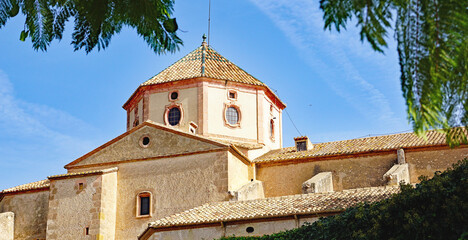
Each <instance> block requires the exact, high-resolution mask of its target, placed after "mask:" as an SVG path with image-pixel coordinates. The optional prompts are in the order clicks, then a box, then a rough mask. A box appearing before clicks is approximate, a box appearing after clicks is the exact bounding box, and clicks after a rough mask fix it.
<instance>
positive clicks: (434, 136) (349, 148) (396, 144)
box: [253, 130, 446, 163]
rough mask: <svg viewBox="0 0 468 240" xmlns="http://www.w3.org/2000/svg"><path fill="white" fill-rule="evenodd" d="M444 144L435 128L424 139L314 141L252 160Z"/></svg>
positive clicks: (408, 135)
mask: <svg viewBox="0 0 468 240" xmlns="http://www.w3.org/2000/svg"><path fill="white" fill-rule="evenodd" d="M445 144H446V137H445V134H444V133H441V132H438V131H435V130H433V131H428V132H427V133H426V139H424V138H422V137H418V136H417V135H416V134H414V133H400V134H393V135H384V136H377V137H367V138H357V139H351V140H344V141H336V142H325V143H316V144H313V146H314V147H313V149H311V150H308V151H299V152H298V151H296V148H295V147H287V148H282V149H276V150H272V151H270V152H268V153H266V154H264V155H262V156H260V157H258V158H256V159H254V160H253V162H256V163H263V162H273V161H282V160H291V159H301V158H314V157H322V156H332V155H345V154H354V153H362V152H373V151H386V150H396V149H400V148H410V147H425V146H440V145H445Z"/></svg>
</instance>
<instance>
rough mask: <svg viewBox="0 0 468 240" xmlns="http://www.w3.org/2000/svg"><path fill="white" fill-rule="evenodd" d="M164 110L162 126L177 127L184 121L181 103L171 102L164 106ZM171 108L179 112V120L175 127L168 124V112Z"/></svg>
mask: <svg viewBox="0 0 468 240" xmlns="http://www.w3.org/2000/svg"><path fill="white" fill-rule="evenodd" d="M165 108H166V110H165V111H164V124H166V126H171V127H179V126H180V123H181V122H182V120H184V109H183V108H182V103H176V102H171V103H170V104H168V105H166V107H165ZM172 108H178V109H179V110H180V120H179V122H178V123H177V124H176V125H171V124H169V118H168V117H169V110H171V109H172Z"/></svg>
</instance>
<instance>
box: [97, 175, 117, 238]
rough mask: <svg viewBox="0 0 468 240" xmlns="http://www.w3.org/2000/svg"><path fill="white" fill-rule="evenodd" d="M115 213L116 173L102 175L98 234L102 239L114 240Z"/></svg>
mask: <svg viewBox="0 0 468 240" xmlns="http://www.w3.org/2000/svg"><path fill="white" fill-rule="evenodd" d="M116 211H117V172H111V173H106V174H104V175H102V191H101V211H100V212H101V219H100V220H101V223H100V226H99V227H100V229H99V234H100V236H102V237H103V239H115V225H116Z"/></svg>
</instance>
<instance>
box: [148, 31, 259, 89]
mask: <svg viewBox="0 0 468 240" xmlns="http://www.w3.org/2000/svg"><path fill="white" fill-rule="evenodd" d="M196 77H207V78H213V79H220V80H227V81H233V82H239V83H246V84H252V85H258V86H265V84H264V83H263V82H261V81H260V80H258V79H256V78H254V77H253V76H252V75H250V74H248V73H247V72H246V71H244V70H242V69H241V68H240V67H238V66H236V65H235V64H234V63H232V62H231V61H229V60H227V59H226V58H225V57H223V56H221V54H219V53H218V52H216V51H215V50H214V49H213V48H211V47H210V46H208V44H207V43H206V42H205V40H203V43H202V45H201V46H200V47H198V48H197V49H195V50H193V51H192V52H191V53H189V54H187V55H186V56H185V57H183V58H181V59H180V60H179V61H177V62H175V63H174V64H172V65H171V66H169V67H168V68H166V69H164V70H163V71H161V72H160V73H158V74H157V75H156V76H154V77H152V78H151V79H149V80H148V81H146V82H144V83H142V84H141V86H148V85H153V84H160V83H166V82H174V81H179V80H184V79H190V78H196Z"/></svg>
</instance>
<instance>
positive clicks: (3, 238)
mask: <svg viewBox="0 0 468 240" xmlns="http://www.w3.org/2000/svg"><path fill="white" fill-rule="evenodd" d="M14 236H15V214H14V213H13V212H4V213H0V240H13V237H14Z"/></svg>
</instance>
